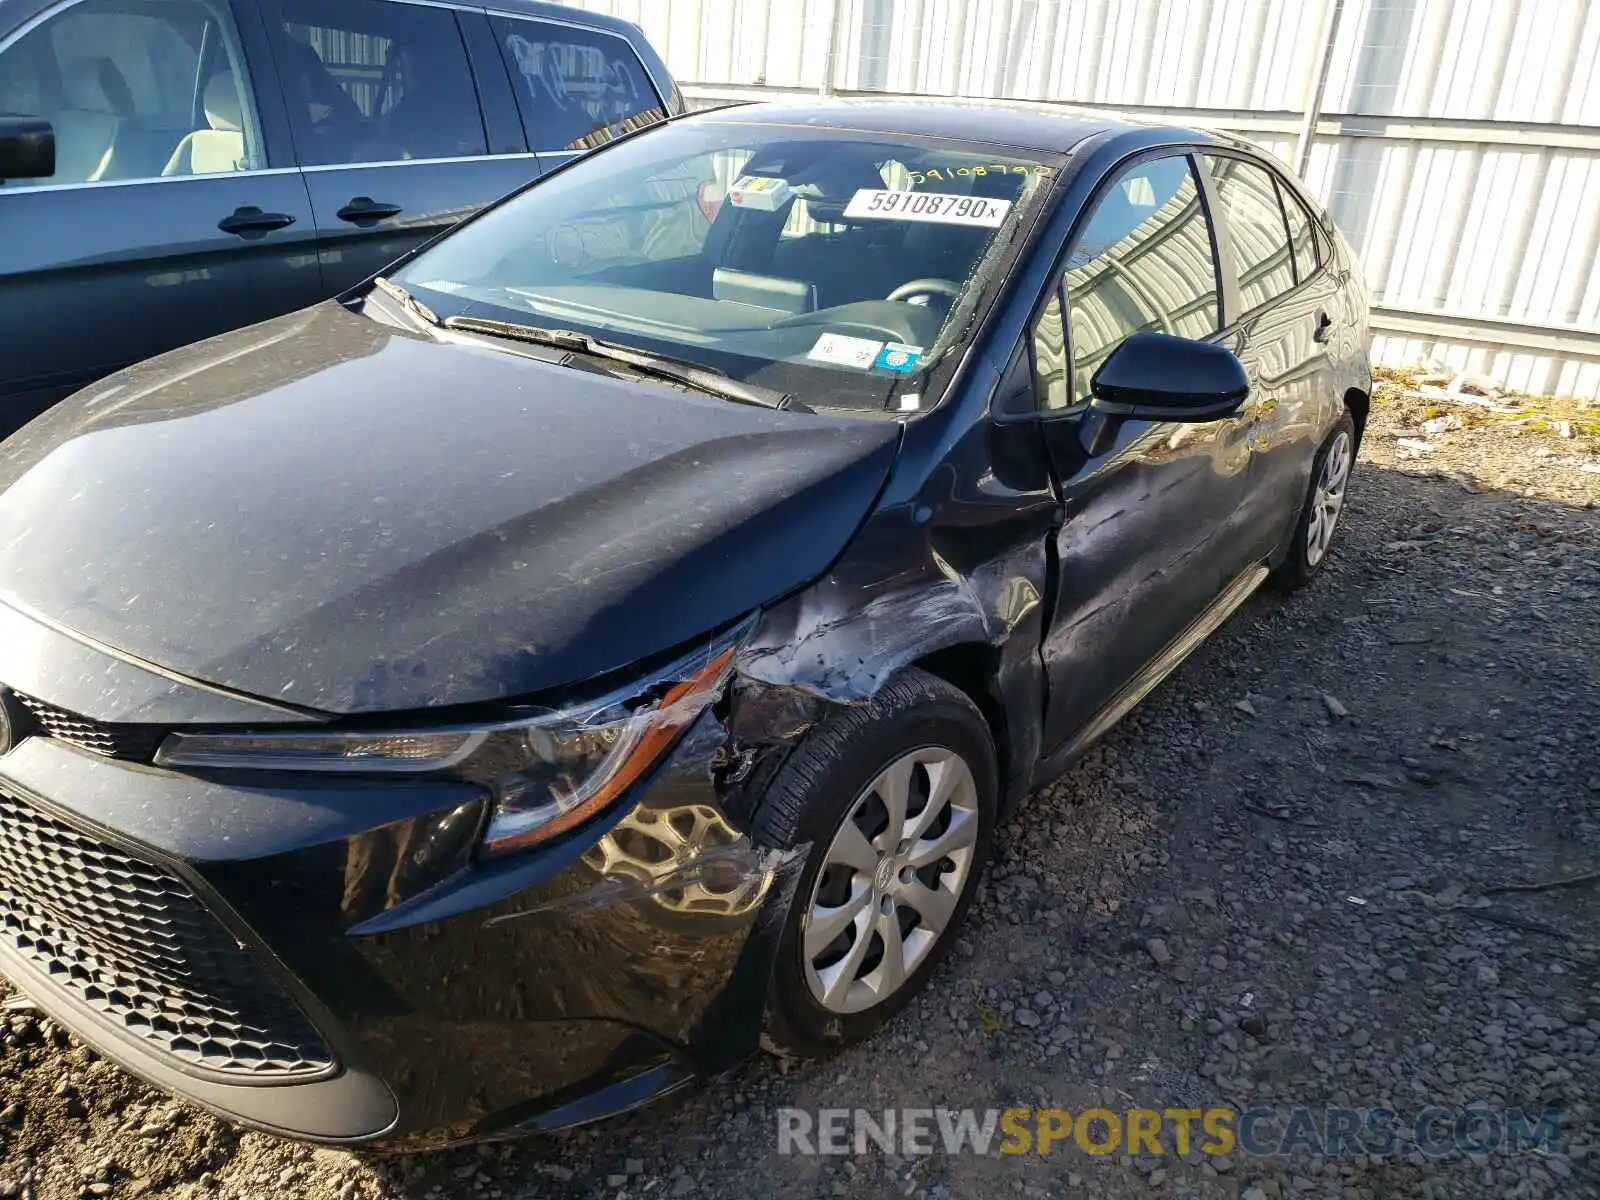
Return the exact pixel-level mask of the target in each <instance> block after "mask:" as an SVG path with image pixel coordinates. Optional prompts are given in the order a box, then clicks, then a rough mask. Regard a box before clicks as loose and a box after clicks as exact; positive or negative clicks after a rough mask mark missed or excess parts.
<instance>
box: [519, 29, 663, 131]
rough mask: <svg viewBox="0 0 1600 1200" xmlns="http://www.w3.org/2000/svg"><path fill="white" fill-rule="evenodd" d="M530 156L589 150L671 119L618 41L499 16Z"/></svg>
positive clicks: (595, 33)
mask: <svg viewBox="0 0 1600 1200" xmlns="http://www.w3.org/2000/svg"><path fill="white" fill-rule="evenodd" d="M494 28H495V35H496V36H497V37H498V38H499V39H500V45H501V47H502V48H503V49H504V50H505V59H506V66H507V67H508V68H509V69H510V71H511V74H512V84H513V86H514V89H515V91H516V93H517V107H518V108H519V109H520V110H521V112H522V124H523V127H524V129H525V130H526V132H527V135H528V146H529V148H530V149H533V150H543V151H555V150H592V149H594V148H595V147H596V146H600V145H604V144H605V143H606V142H608V141H610V140H611V139H612V138H614V137H616V136H617V134H619V133H624V132H628V131H630V130H634V129H639V128H641V127H643V126H645V125H650V124H654V123H655V122H656V121H659V120H661V119H662V118H664V117H665V116H666V110H665V109H664V108H663V107H662V106H661V98H660V97H659V96H657V95H656V92H655V88H653V87H652V86H651V84H650V78H649V76H647V75H646V74H645V70H644V65H643V64H642V63H640V61H639V56H638V55H637V54H635V53H634V52H633V47H632V46H630V45H628V43H627V42H626V41H624V40H623V39H622V38H619V37H613V36H611V35H610V34H607V33H600V32H598V31H597V30H593V29H580V28H578V27H577V26H573V25H560V24H556V23H554V22H551V21H524V20H519V19H514V18H505V17H496V18H494Z"/></svg>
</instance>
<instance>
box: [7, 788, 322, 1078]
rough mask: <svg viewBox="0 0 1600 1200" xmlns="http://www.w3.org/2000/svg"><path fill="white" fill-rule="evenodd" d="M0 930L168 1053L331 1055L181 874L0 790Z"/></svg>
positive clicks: (227, 1061) (286, 1058) (302, 1071)
mask: <svg viewBox="0 0 1600 1200" xmlns="http://www.w3.org/2000/svg"><path fill="white" fill-rule="evenodd" d="M0 939H3V940H4V944H5V947H6V948H7V949H8V950H11V951H14V952H16V953H18V954H20V955H22V957H23V958H25V959H26V960H27V961H29V962H30V963H32V965H33V966H34V968H35V969H36V970H37V971H38V972H39V973H40V974H41V975H43V976H44V977H45V978H46V979H47V980H48V981H49V982H50V983H51V984H53V985H54V986H55V987H58V988H60V989H62V990H63V991H65V992H67V993H70V994H71V995H72V996H73V997H75V998H76V999H78V1000H80V1001H82V1002H83V1003H85V1004H87V1005H88V1006H89V1007H91V1008H92V1009H94V1010H95V1011H96V1012H98V1013H99V1014H100V1016H101V1017H103V1018H104V1019H105V1020H106V1021H108V1022H110V1023H111V1024H113V1025H115V1026H117V1027H119V1028H122V1029H125V1030H127V1031H128V1032H130V1033H132V1034H135V1035H136V1036H139V1037H141V1038H143V1039H145V1040H146V1041H147V1042H148V1043H149V1044H150V1045H151V1047H152V1048H153V1049H155V1050H158V1051H160V1052H163V1053H165V1054H167V1055H170V1056H171V1057H172V1058H174V1059H177V1060H180V1061H181V1062H183V1063H186V1064H189V1065H190V1066H192V1067H199V1068H202V1069H205V1070H208V1071H212V1072H215V1073H218V1074H220V1075H223V1076H230V1077H234V1078H238V1079H240V1080H246V1079H263V1080H264V1079H269V1078H272V1077H274V1076H302V1075H312V1074H318V1073H321V1072H323V1071H326V1070H328V1069H329V1068H331V1067H332V1065H333V1056H332V1054H331V1052H330V1051H329V1050H328V1047H327V1046H326V1045H325V1044H324V1043H323V1041H322V1039H321V1038H320V1037H319V1036H318V1035H317V1032H316V1030H314V1029H313V1028H312V1027H311V1024H310V1022H309V1021H308V1020H307V1019H306V1016H305V1014H304V1013H302V1012H301V1011H300V1009H299V1007H298V1006H297V1005H296V1004H295V1003H294V1001H293V1000H291V999H290V998H289V996H288V995H287V994H285V993H284V991H283V989H282V988H280V987H279V986H278V985H277V983H276V982H274V981H273V980H272V979H271V978H270V977H268V976H267V975H266V973H265V972H264V971H263V970H262V968H261V966H260V964H258V963H257V962H256V960H255V958H254V957H253V956H252V955H251V954H250V952H249V951H248V950H246V949H245V948H243V947H242V946H240V945H239V943H238V942H237V941H236V940H235V939H234V937H233V935H232V934H230V933H229V932H228V931H227V929H226V928H225V927H224V926H223V925H222V923H221V922H219V921H218V920H217V919H216V918H215V917H213V916H212V915H211V914H210V913H209V912H207V911H206V909H205V908H204V907H202V906H201V904H200V902H199V900H198V899H196V897H195V895H194V893H193V892H191V891H190V890H189V888H188V886H187V885H185V884H184V882H183V881H182V880H181V879H179V878H178V877H177V876H175V875H173V874H171V873H170V872H168V871H166V870H163V869H162V868H160V867H157V866H154V865H152V864H149V863H145V862H140V861H138V860H137V859H134V858H131V857H129V856H128V855H126V854H124V853H123V852H122V851H121V850H118V849H117V848H115V847H113V846H109V845H107V844H106V843H104V842H101V841H99V840H97V839H95V838H93V837H89V836H87V835H85V834H82V833H79V832H78V831H77V830H76V829H73V828H72V827H71V826H69V825H66V824H64V823H63V822H61V821H58V820H56V819H55V818H53V817H51V816H49V815H47V814H46V813H43V812H41V811H39V810H38V809H36V808H34V807H33V806H32V805H29V804H24V803H23V802H21V801H19V800H17V799H15V798H13V797H11V796H8V795H5V794H4V793H0Z"/></svg>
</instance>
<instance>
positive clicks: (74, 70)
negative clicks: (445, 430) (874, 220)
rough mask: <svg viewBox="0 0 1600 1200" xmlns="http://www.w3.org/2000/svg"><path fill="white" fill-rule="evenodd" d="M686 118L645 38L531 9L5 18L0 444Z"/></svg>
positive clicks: (241, 9)
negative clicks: (627, 137)
mask: <svg viewBox="0 0 1600 1200" xmlns="http://www.w3.org/2000/svg"><path fill="white" fill-rule="evenodd" d="M682 108H683V99H682V96H681V95H680V94H679V92H678V90H677V88H676V86H675V85H674V83H673V81H672V78H671V76H670V75H669V74H668V73H667V69H666V67H665V65H664V64H663V63H662V61H661V59H660V57H659V56H658V55H657V54H656V52H655V51H654V50H653V49H652V48H651V46H650V45H649V43H648V42H647V41H646V40H645V38H644V35H643V34H642V33H641V32H640V30H639V29H638V28H637V27H635V26H633V25H631V24H629V23H627V22H625V21H620V20H617V19H615V18H611V17H606V16H601V15H598V14H594V13H588V12H583V11H579V10H576V9H571V8H565V7H558V6H555V5H548V4H539V3H534V2H532V0H496V3H493V4H488V5H481V4H467V3H459V4H457V3H438V2H434V0H430V2H428V3H413V2H409V0H0V329H4V330H5V349H4V352H3V353H0V435H3V434H5V433H9V432H10V431H11V430H13V429H15V428H17V427H19V426H20V425H22V424H23V423H24V422H25V421H27V420H28V419H29V418H31V417H32V416H34V415H35V414H36V413H38V412H39V411H41V410H43V409H44V408H45V407H47V406H49V405H50V404H53V403H54V402H55V401H56V400H58V399H60V398H61V397H63V396H65V395H67V394H68V393H69V392H72V391H74V390H75V389H77V388H79V387H81V386H83V385H84V384H86V383H89V382H90V381H92V380H94V379H96V378H99V377H100V376H103V375H106V374H109V373H110V372H112V371H114V370H116V369H118V368H119V367H123V366H126V365H128V364H129V363H133V362H137V361H139V360H141V359H145V358H149V357H150V356H152V355H154V354H157V353H160V352H161V351H164V350H169V349H171V348H173V347H175V346H179V345H182V344H184V343H186V342H193V341H197V340H199V339H201V338H205V337H208V336H210V335H212V334H216V333H221V332H223V331H224V330H227V329H232V328H235V327H238V326H242V325H248V324H251V323H253V322H256V321H260V320H264V319H266V318H268V317H272V316H276V315H278V314H280V313H285V312H289V311H291V310H294V309H297V308H301V307H303V306H305V305H307V304H310V303H312V302H314V301H316V300H319V299H321V298H323V297H326V296H331V295H334V294H335V293H338V292H341V291H343V290H344V289H346V288H348V287H350V286H352V285H353V284H356V283H358V282H360V281H361V280H363V279H365V278H366V277H367V276H369V275H372V274H373V273H374V272H376V271H378V270H379V269H380V268H381V267H383V266H384V265H385V264H386V263H388V262H390V261H391V260H393V259H395V258H397V257H398V256H400V255H401V254H403V253H405V252H406V251H407V250H409V249H411V248H412V247H413V246H415V245H416V244H418V243H419V242H421V241H423V240H425V239H427V238H429V237H431V236H433V235H434V234H435V233H438V232H439V231H440V230H442V229H444V228H446V227H448V226H450V225H452V224H454V223H455V222H456V221H458V220H460V219H461V218H462V217H463V216H465V215H467V214H468V213H470V212H472V211H473V210H474V209H476V208H478V207H480V206H482V205H484V204H486V203H488V202H489V201H491V200H494V199H496V198H497V197H499V196H501V195H503V194H505V193H506V192H509V191H511V190H512V189H513V188H515V187H517V186H519V185H520V184H523V183H526V182H528V181H529V180H531V179H533V178H535V177H537V176H538V175H539V174H540V173H541V172H542V171H547V170H549V169H550V168H551V167H552V166H554V165H556V164H559V163H560V162H562V161H564V160H565V159H567V158H569V157H571V156H572V155H573V154H575V153H580V152H582V151H583V150H587V149H590V148H592V147H594V146H596V145H599V144H600V143H602V142H604V141H606V140H608V139H609V138H611V137H613V136H615V135H616V134H617V133H619V132H621V131H624V130H627V129H632V128H636V127H638V126H639V125H641V124H647V123H650V122H652V121H655V120H659V119H660V118H662V117H663V116H664V115H666V114H668V113H674V112H679V111H682Z"/></svg>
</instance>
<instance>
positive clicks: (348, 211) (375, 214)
mask: <svg viewBox="0 0 1600 1200" xmlns="http://www.w3.org/2000/svg"><path fill="white" fill-rule="evenodd" d="M404 211H405V210H404V209H402V208H401V207H400V206H399V205H398V204H385V203H384V202H383V201H381V200H374V199H373V198H372V197H371V196H357V197H356V198H355V199H353V200H351V201H350V203H349V204H346V205H345V206H344V207H343V208H341V209H340V210H339V211H338V212H337V213H335V214H334V215H335V216H337V217H338V218H339V220H341V221H349V222H350V224H352V225H372V224H376V223H377V222H379V221H384V220H387V219H388V218H390V217H398V216H399V215H400V214H401V213H402V212H404Z"/></svg>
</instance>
